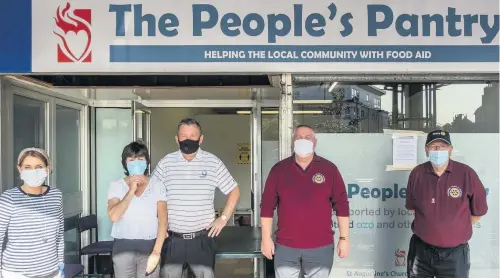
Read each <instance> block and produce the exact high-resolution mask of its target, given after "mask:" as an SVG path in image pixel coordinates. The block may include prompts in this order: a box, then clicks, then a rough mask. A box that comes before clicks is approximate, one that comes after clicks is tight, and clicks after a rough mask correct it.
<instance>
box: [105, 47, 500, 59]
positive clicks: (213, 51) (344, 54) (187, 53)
mask: <svg viewBox="0 0 500 279" xmlns="http://www.w3.org/2000/svg"><path fill="white" fill-rule="evenodd" d="M499 50H500V48H499V46H498V45H487V46H412V45H408V46H406V45H398V46H297V45H286V46H284V45H273V46H263V45H242V46H234V45H233V46H229V45H200V46H193V45H190V46H178V45H176V46H168V45H111V46H110V62H142V63H167V62H301V63H304V62H499ZM251 52H254V53H259V54H265V55H264V56H256V55H253V56H251V55H250V54H251ZM224 54H226V55H229V54H232V55H233V56H230V55H229V56H222V55H224ZM277 54H282V55H288V56H279V55H277ZM368 54H371V55H372V56H371V57H368V56H366V57H363V55H368ZM389 54H391V55H389ZM409 54H411V55H412V56H411V57H410V56H408V55H409ZM418 54H420V57H417V55H418ZM400 55H402V56H400ZM405 55H406V56H405ZM270 56H271V57H270ZM428 56H430V57H428Z"/></svg>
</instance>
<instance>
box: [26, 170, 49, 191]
mask: <svg viewBox="0 0 500 279" xmlns="http://www.w3.org/2000/svg"><path fill="white" fill-rule="evenodd" d="M46 178H47V170H46V169H36V170H23V171H22V172H21V180H22V181H24V184H26V185H27V186H29V187H39V186H41V185H42V184H43V182H45V179H46Z"/></svg>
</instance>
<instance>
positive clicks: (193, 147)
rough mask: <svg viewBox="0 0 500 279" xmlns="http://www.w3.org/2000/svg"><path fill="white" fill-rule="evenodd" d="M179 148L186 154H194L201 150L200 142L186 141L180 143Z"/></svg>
mask: <svg viewBox="0 0 500 279" xmlns="http://www.w3.org/2000/svg"><path fill="white" fill-rule="evenodd" d="M179 148H180V149H181V152H182V153H184V154H188V155H189V154H193V153H195V152H196V151H198V148H200V140H191V139H185V140H183V141H180V142H179Z"/></svg>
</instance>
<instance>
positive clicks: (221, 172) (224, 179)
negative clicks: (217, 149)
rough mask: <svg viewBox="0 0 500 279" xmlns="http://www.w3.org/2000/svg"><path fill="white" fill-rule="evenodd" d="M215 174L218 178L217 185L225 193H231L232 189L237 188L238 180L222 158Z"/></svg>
mask: <svg viewBox="0 0 500 279" xmlns="http://www.w3.org/2000/svg"><path fill="white" fill-rule="evenodd" d="M215 175H216V178H217V185H218V186H219V189H220V190H221V192H222V193H223V194H224V195H227V194H229V193H231V191H233V190H234V188H236V186H237V185H236V181H235V180H234V178H233V176H232V175H231V174H230V173H229V171H228V170H227V168H226V166H225V165H224V163H223V162H222V161H221V160H219V164H218V166H217V170H216V174H215Z"/></svg>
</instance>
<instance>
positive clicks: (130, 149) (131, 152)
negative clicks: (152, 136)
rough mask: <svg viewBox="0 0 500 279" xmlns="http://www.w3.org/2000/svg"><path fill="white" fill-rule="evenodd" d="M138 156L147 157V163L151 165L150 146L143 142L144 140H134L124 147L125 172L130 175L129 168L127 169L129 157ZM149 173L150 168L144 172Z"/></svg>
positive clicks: (123, 161) (123, 164) (123, 163)
mask: <svg viewBox="0 0 500 279" xmlns="http://www.w3.org/2000/svg"><path fill="white" fill-rule="evenodd" d="M138 157H144V158H145V159H146V163H147V164H148V166H149V152H148V147H147V146H146V145H145V144H144V143H142V142H137V141H134V142H132V143H130V144H129V145H127V146H125V148H123V152H122V166H123V169H124V170H125V174H126V175H127V176H128V175H129V173H128V169H127V158H138ZM146 173H148V169H147V168H146V170H145V171H144V174H146Z"/></svg>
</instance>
